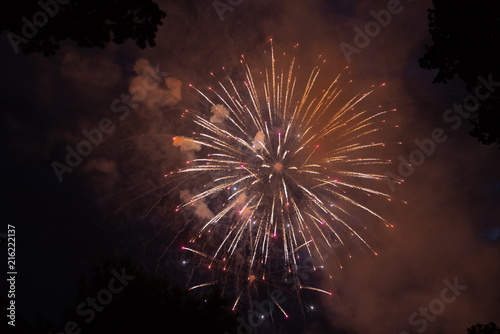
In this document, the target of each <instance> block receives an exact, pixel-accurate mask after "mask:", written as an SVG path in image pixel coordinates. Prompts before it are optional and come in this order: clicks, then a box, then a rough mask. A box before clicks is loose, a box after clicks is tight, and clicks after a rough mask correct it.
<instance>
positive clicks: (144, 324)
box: [39, 260, 238, 334]
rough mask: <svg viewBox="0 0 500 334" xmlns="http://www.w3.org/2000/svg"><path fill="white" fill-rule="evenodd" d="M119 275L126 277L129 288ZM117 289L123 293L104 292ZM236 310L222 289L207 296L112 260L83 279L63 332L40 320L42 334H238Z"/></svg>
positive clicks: (66, 318) (66, 315) (69, 307)
mask: <svg viewBox="0 0 500 334" xmlns="http://www.w3.org/2000/svg"><path fill="white" fill-rule="evenodd" d="M118 276H125V277H126V279H125V280H122V281H126V285H123V284H121V283H120V280H119V279H118V280H117V279H116V277H118ZM111 280H114V281H113V282H112V283H110V281H111ZM122 287H123V289H121V288H122ZM114 289H116V290H120V291H114V292H113V291H111V293H108V292H102V290H108V291H110V290H114ZM110 295H111V298H108V297H109V296H110ZM103 301H104V303H103ZM230 309H231V307H230V306H229V304H228V301H227V300H226V299H225V298H223V297H221V293H220V291H218V290H216V289H214V290H212V292H210V293H208V294H203V295H201V294H199V293H196V292H194V291H187V290H186V289H184V288H182V287H180V286H178V285H176V284H175V283H173V282H170V281H166V280H163V279H161V278H159V277H155V276H152V275H149V274H147V273H146V272H145V271H144V270H142V269H140V268H139V267H138V266H136V265H133V264H132V263H131V262H130V261H128V260H120V261H107V262H104V263H103V264H101V265H99V266H98V267H96V269H95V270H94V271H93V272H92V273H91V275H90V276H89V277H85V276H83V277H82V279H81V282H80V285H79V289H78V294H77V297H76V299H75V303H74V304H73V305H70V306H68V307H67V309H66V311H65V314H64V324H65V325H63V328H61V327H57V326H54V325H53V324H51V323H44V322H43V321H40V325H39V332H40V333H53V334H55V333H60V332H65V331H66V332H74V333H76V332H78V329H81V332H82V333H89V334H90V333H98V334H100V333H122V334H129V333H130V334H132V333H138V334H139V333H152V334H153V333H225V332H229V333H234V332H236V331H235V329H236V327H237V324H238V323H237V321H236V316H237V314H235V312H232V311H231V310H230ZM71 323H72V324H71ZM68 324H69V325H68ZM66 326H68V327H66ZM68 328H69V331H68Z"/></svg>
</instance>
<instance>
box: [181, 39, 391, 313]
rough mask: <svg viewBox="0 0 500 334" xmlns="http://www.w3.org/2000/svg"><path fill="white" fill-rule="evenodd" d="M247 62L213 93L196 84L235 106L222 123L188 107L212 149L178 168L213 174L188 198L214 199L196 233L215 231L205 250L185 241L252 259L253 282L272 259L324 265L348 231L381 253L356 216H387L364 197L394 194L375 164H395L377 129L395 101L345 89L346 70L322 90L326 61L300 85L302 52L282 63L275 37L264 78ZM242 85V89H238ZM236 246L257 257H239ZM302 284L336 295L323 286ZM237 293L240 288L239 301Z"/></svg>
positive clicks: (211, 253) (212, 100) (231, 262)
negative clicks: (378, 101)
mask: <svg viewBox="0 0 500 334" xmlns="http://www.w3.org/2000/svg"><path fill="white" fill-rule="evenodd" d="M283 59H285V58H283ZM323 63H324V61H323V60H322V59H321V64H323ZM241 64H242V66H243V71H244V75H245V78H244V82H243V83H237V82H234V81H233V80H232V79H231V77H229V75H228V74H227V72H226V71H225V70H224V72H225V73H226V77H225V79H224V80H222V81H219V79H217V80H218V87H219V88H215V86H214V88H213V89H212V88H209V93H204V92H202V91H201V90H199V89H198V88H196V87H194V86H192V85H190V87H192V88H193V89H195V90H196V91H197V92H198V93H199V94H200V95H201V96H202V97H203V98H204V99H205V100H206V101H207V102H208V103H209V104H210V106H211V107H216V106H221V105H222V106H223V107H224V108H225V109H227V111H228V114H227V116H226V117H225V119H224V121H223V122H211V121H210V120H209V117H208V118H207V117H206V116H204V115H202V114H199V113H197V112H194V111H192V110H189V111H186V112H185V117H187V118H189V119H191V120H192V121H193V122H194V124H196V125H197V126H198V127H200V128H201V131H196V134H195V135H193V137H192V138H189V139H187V140H189V142H190V143H192V144H193V145H199V146H201V147H202V149H203V150H204V152H203V154H202V156H203V157H202V158H195V159H191V160H190V161H189V162H188V164H189V165H188V166H186V167H184V168H181V169H180V170H178V171H177V172H176V173H175V174H183V175H186V176H187V179H191V180H193V179H200V178H204V177H206V176H209V177H210V178H211V179H212V182H209V183H207V184H206V186H205V187H204V188H203V190H202V191H200V192H199V193H196V194H194V195H193V196H192V198H191V199H190V200H188V201H186V203H184V204H183V205H182V206H180V207H182V208H186V207H190V206H192V205H193V204H195V203H196V204H197V203H206V202H210V201H212V199H213V201H212V202H210V203H211V208H212V207H213V208H214V210H215V211H214V215H213V217H210V218H209V219H206V221H204V222H203V223H202V224H201V226H200V227H199V229H198V233H197V235H198V236H199V238H202V236H207V233H208V232H209V231H211V230H213V232H214V233H211V236H210V238H208V237H207V238H206V239H208V240H209V241H206V242H207V244H208V247H207V245H205V246H204V247H203V252H201V251H196V250H194V249H187V248H186V250H188V251H191V252H194V253H197V254H199V255H201V256H203V257H205V258H208V259H211V261H216V262H217V261H219V262H222V260H221V259H224V260H223V261H224V263H225V265H224V268H227V267H229V268H230V267H231V266H237V265H241V263H243V262H244V263H246V265H247V266H248V269H249V271H250V270H251V271H253V272H255V275H254V274H251V275H249V276H248V281H249V282H250V283H253V282H254V281H256V277H263V278H264V277H266V276H267V277H266V278H269V276H270V275H271V274H270V270H269V268H270V265H271V264H270V263H271V262H273V261H274V262H278V261H279V262H282V263H283V269H284V270H288V271H291V272H292V273H293V275H297V274H298V267H299V265H298V264H299V258H300V254H299V250H300V252H302V253H303V254H302V255H303V256H304V255H305V254H307V256H309V257H311V258H314V259H320V260H321V261H322V262H323V263H321V265H323V264H324V261H323V258H324V255H325V254H323V252H324V247H323V246H324V245H325V244H326V245H328V246H329V247H330V248H331V250H333V249H334V247H335V246H334V244H333V243H331V240H338V242H339V243H340V244H341V245H345V243H344V242H343V241H342V240H343V239H344V238H352V239H353V240H358V241H360V242H361V243H362V244H363V245H364V246H365V247H367V248H368V249H370V250H371V251H372V252H373V253H374V254H375V255H377V252H376V251H374V250H373V249H372V248H371V246H370V245H369V244H368V242H366V241H365V239H364V238H363V236H362V235H361V234H360V233H359V230H362V228H360V227H359V225H357V224H354V223H352V221H353V220H355V219H353V217H355V216H356V213H357V212H363V213H367V214H368V215H370V216H371V217H373V218H374V219H375V220H379V221H381V222H382V223H384V224H387V222H386V221H385V219H384V218H382V217H381V216H380V215H379V214H378V213H376V212H375V211H374V210H373V209H371V208H369V207H368V206H366V205H365V204H364V203H362V202H360V201H359V198H364V197H365V196H364V195H375V196H379V197H382V198H386V199H388V200H390V199H391V196H390V195H389V194H387V193H385V192H383V191H380V190H377V189H378V188H383V186H384V185H385V179H386V178H385V176H384V175H381V174H378V172H376V168H373V167H374V166H377V165H381V164H390V161H389V160H385V159H383V158H380V157H379V156H378V154H379V152H380V149H382V148H383V147H384V145H385V144H384V143H383V142H380V141H378V140H377V134H378V133H380V131H381V130H382V129H384V128H389V126H387V125H385V124H384V122H383V121H384V120H385V119H384V117H385V116H386V115H387V113H388V112H390V111H392V110H381V109H379V108H377V109H375V110H373V108H372V109H364V108H361V107H360V106H361V105H360V102H361V101H363V100H364V99H365V98H366V97H367V96H369V95H370V94H371V93H372V92H373V90H374V89H375V88H373V89H371V90H370V91H368V92H361V93H359V94H358V95H355V96H351V97H347V98H346V97H343V95H345V93H343V91H344V88H345V86H346V85H352V83H351V82H352V81H348V82H347V83H344V84H342V82H346V81H345V80H343V77H342V74H339V75H338V76H337V77H336V78H335V79H334V80H333V82H331V83H330V84H329V85H328V86H326V87H325V88H324V89H323V90H319V91H320V93H319V95H318V96H313V93H312V92H313V91H315V90H316V89H315V84H316V81H317V78H318V76H319V74H320V71H321V64H320V65H317V66H314V67H313V69H312V71H311V73H310V74H309V76H308V79H307V81H306V82H304V85H301V84H300V80H299V78H298V77H297V74H296V72H297V70H298V69H299V68H300V66H298V65H297V64H296V59H295V57H293V56H292V57H291V59H290V62H289V63H287V64H281V65H278V62H277V61H276V59H275V57H274V48H273V46H272V43H271V61H270V65H269V68H267V69H264V70H263V71H262V72H261V73H260V75H259V78H260V80H257V77H254V74H253V71H252V70H251V68H250V66H249V65H248V64H247V62H246V60H245V59H244V58H242V60H241ZM212 75H213V74H212ZM213 76H214V77H215V75H213ZM239 85H241V86H243V88H239V89H238V88H237V87H238V86H239ZM384 85H385V84H384ZM300 86H302V87H303V88H302V89H301V88H299V87H300ZM209 95H210V97H209ZM358 109H359V110H358ZM207 153H208V154H207ZM200 155H201V154H200ZM362 195H363V196H362ZM238 213H239V214H238ZM216 231H218V232H219V233H217V232H216ZM214 234H217V236H219V239H217V236H215V235H214ZM335 244H337V245H338V243H335ZM276 247H280V249H277V248H276ZM236 253H237V254H243V255H245V256H248V258H250V260H249V261H243V262H238V261H240V260H237V259H236V256H235V254H236ZM278 255H279V256H280V258H277V256H278ZM318 267H319V266H318ZM321 267H322V266H321ZM330 277H331V275H330ZM200 286H203V285H200ZM303 288H305V289H309V290H314V291H317V292H322V293H326V294H330V295H331V292H329V291H326V290H323V289H319V288H314V287H305V286H304V287H303ZM240 296H241V293H240ZM238 301H239V297H238V300H237V301H236V303H235V305H234V307H236V304H237V303H238ZM234 307H233V308H234ZM278 307H279V305H278ZM280 309H281V307H280ZM281 311H282V312H283V314H284V315H286V317H288V315H287V314H286V313H285V312H284V310H282V309H281Z"/></svg>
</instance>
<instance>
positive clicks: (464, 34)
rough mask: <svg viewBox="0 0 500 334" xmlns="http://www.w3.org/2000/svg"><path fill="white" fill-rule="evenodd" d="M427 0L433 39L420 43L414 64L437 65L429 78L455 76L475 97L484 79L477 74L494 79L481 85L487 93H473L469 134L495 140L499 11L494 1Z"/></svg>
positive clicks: (498, 136)
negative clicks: (430, 1) (474, 104)
mask: <svg viewBox="0 0 500 334" xmlns="http://www.w3.org/2000/svg"><path fill="white" fill-rule="evenodd" d="M433 4H434V8H433V9H429V10H428V12H429V32H430V35H431V37H432V42H433V44H432V45H430V46H429V45H426V46H425V54H424V56H423V57H422V58H420V59H419V63H420V66H421V67H422V68H424V69H430V70H434V69H437V70H438V73H437V75H436V77H435V79H434V83H446V82H448V81H449V80H452V79H453V78H454V77H455V76H457V77H458V78H460V79H461V80H463V81H464V82H465V83H466V85H467V86H466V87H467V90H468V91H469V92H470V93H471V95H474V96H476V97H479V96H477V92H476V91H475V89H476V87H478V86H479V85H484V81H482V80H481V79H480V78H481V77H482V78H483V80H487V81H488V80H492V81H494V82H495V84H494V85H492V87H490V88H493V91H491V90H488V89H487V88H482V94H485V92H488V93H489V94H490V95H489V96H488V97H487V98H483V99H480V98H478V100H479V104H478V106H477V108H476V107H475V108H476V110H475V111H474V110H473V112H474V116H475V117H473V119H472V123H473V124H474V128H473V130H472V131H471V135H473V136H474V137H476V138H477V139H478V141H479V142H481V143H483V144H486V145H488V144H492V143H497V144H499V145H500V85H499V84H500V62H499V61H498V59H499V56H500V53H499V51H498V45H499V44H500V15H499V13H498V11H497V10H496V5H495V2H489V1H473V0H433ZM499 148H500V146H499Z"/></svg>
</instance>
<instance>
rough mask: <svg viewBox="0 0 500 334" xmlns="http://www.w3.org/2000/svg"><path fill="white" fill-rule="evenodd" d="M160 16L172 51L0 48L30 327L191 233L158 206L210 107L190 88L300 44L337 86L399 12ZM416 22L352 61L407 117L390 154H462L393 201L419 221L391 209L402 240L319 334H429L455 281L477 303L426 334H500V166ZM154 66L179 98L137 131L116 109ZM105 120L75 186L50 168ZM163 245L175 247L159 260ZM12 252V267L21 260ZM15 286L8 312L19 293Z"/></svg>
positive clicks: (347, 291) (166, 268) (306, 59)
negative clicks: (192, 114) (196, 115)
mask: <svg viewBox="0 0 500 334" xmlns="http://www.w3.org/2000/svg"><path fill="white" fill-rule="evenodd" d="M159 3H160V6H161V8H162V9H163V10H164V11H166V12H167V17H166V18H165V19H164V24H163V26H161V27H160V30H159V32H158V35H157V38H156V42H157V47H155V48H146V49H145V50H139V49H138V48H137V47H136V46H135V45H134V44H133V43H131V42H127V43H125V44H124V45H121V46H116V45H109V46H107V47H106V48H105V49H90V50H89V49H81V48H77V47H75V46H74V45H72V44H71V43H66V44H63V47H62V48H61V49H60V50H59V51H58V52H57V53H56V55H55V56H52V57H49V58H46V57H43V56H41V55H29V56H25V55H21V54H14V52H13V51H12V48H11V46H10V44H9V42H8V39H7V38H6V34H5V33H4V34H2V36H1V43H0V50H1V54H2V60H3V61H2V62H1V63H0V73H2V75H1V77H0V88H1V93H0V101H1V108H2V111H1V113H0V117H1V131H0V138H1V139H0V140H1V146H0V147H1V151H2V163H1V165H0V166H1V167H0V168H1V174H2V175H3V181H2V187H1V189H2V201H1V202H2V214H1V217H2V221H3V225H2V226H3V229H2V231H1V233H5V232H4V231H5V226H6V224H13V225H15V226H16V229H17V230H16V241H17V243H16V247H17V261H18V273H19V274H18V282H17V288H18V295H17V299H16V302H17V303H18V305H19V306H18V307H19V308H18V312H19V316H21V317H23V318H25V319H26V320H27V321H28V322H29V323H31V324H35V323H36V317H37V314H38V313H40V314H41V315H42V316H44V317H47V318H49V319H51V320H52V321H53V322H55V323H56V324H57V323H59V322H60V321H62V310H63V308H64V306H65V305H67V303H68V302H69V301H70V300H71V298H73V297H74V295H75V293H76V283H77V281H78V279H79V277H80V275H81V274H82V272H84V271H85V270H88V269H89V267H90V266H91V265H92V263H94V262H96V261H99V259H100V258H101V257H102V256H103V254H104V255H106V256H109V255H112V256H125V255H129V254H133V256H134V257H135V259H137V260H139V261H141V262H143V263H144V264H145V265H147V266H152V267H154V265H155V264H156V260H157V258H158V257H160V256H161V254H162V250H163V249H162V247H163V246H164V245H166V244H168V243H170V242H171V241H172V239H173V237H174V233H175V232H174V231H175V229H178V228H182V226H184V225H183V223H179V222H176V221H174V220H173V218H174V217H173V215H172V214H171V212H172V208H173V207H174V206H175V204H176V203H173V202H169V201H168V200H163V201H161V202H159V203H158V204H157V205H156V206H155V203H156V202H157V200H158V199H159V198H160V197H161V195H162V194H163V193H162V192H161V191H159V190H157V189H156V187H157V186H158V185H159V184H161V182H162V181H161V180H162V176H163V174H164V173H166V172H168V171H170V170H172V169H175V168H178V167H179V166H180V162H181V161H183V160H185V159H186V156H185V155H184V154H183V153H181V152H180V151H179V149H178V148H177V147H174V146H173V144H172V137H173V136H174V135H176V134H179V133H181V134H182V133H186V131H189V124H187V123H186V122H185V121H184V120H182V119H181V118H180V117H179V116H180V115H181V112H182V110H183V108H185V106H187V105H193V103H195V102H193V101H196V100H197V99H198V96H197V95H196V94H195V92H193V91H192V90H190V89H189V87H188V86H187V85H188V84H189V83H193V84H195V85H196V86H197V87H206V86H208V85H209V84H211V83H212V81H211V77H210V72H211V71H214V72H215V71H217V70H218V69H220V68H221V66H225V67H226V68H228V69H236V71H239V59H240V58H239V56H240V55H241V54H245V56H246V57H247V59H252V57H257V56H258V55H260V54H261V53H262V52H263V51H265V50H267V49H268V42H267V40H268V39H269V37H273V40H274V41H275V46H276V47H277V48H278V49H281V50H285V49H287V48H290V47H291V46H292V45H293V44H295V43H299V44H300V49H299V53H298V56H299V58H300V63H301V65H302V66H304V67H306V68H309V66H312V64H313V62H314V60H315V59H316V57H317V55H318V54H322V55H323V56H324V58H326V59H327V61H328V65H327V66H326V67H325V71H324V73H323V75H324V76H326V77H328V76H334V75H336V73H338V72H339V71H340V70H341V69H343V68H344V67H345V66H346V65H347V61H346V58H345V57H344V55H343V53H342V51H341V49H340V45H341V43H342V42H345V43H349V44H353V38H354V36H355V31H354V30H353V29H354V28H355V27H357V26H358V27H363V26H364V25H365V24H366V23H367V22H369V21H371V20H373V18H372V17H371V16H370V11H371V10H375V11H379V10H381V9H385V8H387V4H388V1H385V0H384V1H380V0H377V1H347V0H342V1H335V2H334V1H327V0H323V1H321V0H315V1H307V2H303V1H299V0H292V1H288V2H287V4H286V5H284V4H282V2H279V3H278V2H277V1H274V2H273V1H265V0H258V1H250V0H243V1H242V2H241V3H240V4H239V5H237V6H235V7H234V9H233V11H228V12H225V13H224V20H223V21H221V20H220V19H219V16H218V14H217V12H216V10H215V9H214V7H213V4H212V3H211V2H210V1H206V2H200V3H199V4H198V3H196V4H191V3H194V2H192V1H187V2H182V1H160V2H159ZM400 6H401V8H402V10H401V12H400V13H399V14H395V15H393V16H392V18H391V22H390V23H389V24H388V25H387V26H386V27H384V28H382V30H381V32H380V33H379V34H378V35H377V36H375V37H373V38H372V39H371V41H370V43H369V44H368V45H367V46H366V47H365V48H363V49H361V52H360V53H359V54H353V55H352V61H351V62H350V64H349V67H350V71H351V74H350V75H351V76H352V78H353V80H354V82H355V83H357V84H359V85H360V86H361V87H363V88H366V87H369V85H370V84H376V85H379V84H381V83H383V82H385V83H386V84H387V86H386V87H384V88H383V89H382V90H381V91H380V92H378V91H377V93H376V94H375V95H374V96H373V97H372V98H373V100H374V101H376V102H374V103H377V104H383V105H385V106H387V107H389V108H396V109H397V110H398V111H397V112H396V113H393V114H392V115H391V121H392V122H394V123H396V124H398V125H399V127H398V129H397V130H395V133H393V136H394V138H397V140H398V141H399V140H401V141H402V142H403V145H398V146H391V148H390V149H389V150H390V154H391V156H392V157H393V159H394V160H397V157H398V156H399V155H401V156H403V157H406V158H408V156H409V155H410V154H411V152H412V151H414V150H415V149H416V148H417V146H416V144H415V142H414V141H415V140H416V139H418V140H423V139H424V138H429V137H430V136H431V133H432V131H433V129H435V128H442V129H443V131H444V134H445V135H446V136H447V140H446V141H444V142H443V143H441V144H437V145H436V150H435V152H434V153H433V154H432V155H431V156H429V157H427V158H426V160H425V162H424V163H423V164H422V165H421V166H419V167H416V169H415V171H414V173H413V174H412V175H411V176H409V177H408V178H407V179H406V181H405V182H404V183H403V184H402V185H400V186H398V187H397V190H396V191H395V192H394V195H395V196H396V197H397V198H399V199H402V200H405V201H407V202H408V204H406V205H405V204H403V203H401V202H400V201H393V202H392V203H391V204H390V205H384V206H383V207H381V208H380V211H381V212H382V214H383V216H384V217H386V218H387V219H388V220H389V221H390V222H391V223H393V224H394V225H395V228H394V229H390V230H385V229H384V230H381V231H378V230H377V234H376V235H374V236H372V238H371V239H370V241H372V242H374V243H375V244H376V245H377V247H378V250H379V253H380V255H379V256H378V257H376V258H374V257H372V256H369V255H368V254H365V253H362V252H361V253H360V254H358V256H355V258H354V259H352V260H349V261H346V263H344V269H343V270H342V271H339V272H338V273H336V276H335V288H336V290H337V292H338V293H337V294H336V295H334V296H333V297H330V298H319V299H318V303H319V306H318V312H322V314H323V316H324V318H325V319H327V320H326V322H327V324H324V323H323V324H321V326H324V327H320V324H319V323H313V324H312V325H311V326H305V327H304V328H303V333H316V332H321V329H320V328H338V329H346V330H351V331H352V332H353V333H364V334H378V333H400V332H401V331H408V332H412V330H413V331H414V330H416V329H418V328H420V327H419V326H412V325H411V324H409V323H408V317H409V316H410V315H411V314H412V313H413V312H417V311H418V309H419V307H423V306H428V305H429V303H430V302H431V301H432V300H434V299H436V298H440V294H441V291H442V289H443V288H444V287H445V283H443V281H444V280H448V281H450V282H453V280H454V279H455V278H457V280H458V282H459V283H460V284H462V285H466V286H467V288H466V289H465V290H464V291H463V292H462V293H461V295H460V296H458V297H457V299H456V301H454V302H453V303H450V304H446V309H445V311H444V312H443V313H442V314H440V315H438V316H437V318H436V320H434V321H432V322H429V328H427V330H426V333H465V329H466V328H467V327H470V326H471V325H474V324H476V323H478V322H481V323H486V322H489V321H495V322H497V324H498V323H500V317H499V314H500V312H499V310H500V293H499V291H500V290H499V289H498V282H499V281H500V266H499V259H500V257H499V255H500V254H499V250H500V248H499V245H500V244H499V229H500V222H499V220H498V217H499V215H500V206H499V205H498V203H499V200H500V176H499V173H498V171H500V151H499V150H498V148H496V147H488V146H483V145H481V144H479V143H478V142H477V141H476V139H475V138H473V137H471V136H470V135H469V134H468V131H469V129H470V125H469V124H468V122H467V121H464V122H463V124H462V125H461V126H460V127H458V128H457V129H456V130H453V129H452V128H451V124H450V123H446V122H445V121H443V114H444V112H445V111H446V110H447V109H448V108H451V107H452V106H453V104H454V103H461V102H462V101H463V99H464V98H465V97H466V96H467V92H466V90H465V86H464V84H463V83H461V82H459V81H452V82H450V83H448V84H447V85H437V84H432V80H433V78H434V76H435V72H433V71H427V70H423V69H421V68H420V67H419V66H418V58H419V57H420V56H422V55H423V52H424V44H425V43H429V40H430V37H429V35H428V32H427V23H428V20H427V12H426V10H427V8H429V7H430V6H431V3H430V1H410V0H404V1H402V2H401V4H400ZM139 59H143V60H142V61H138V60H139ZM144 60H147V61H148V62H149V64H150V65H151V66H152V67H155V66H157V65H158V66H159V70H160V71H161V72H166V73H168V79H167V82H166V86H162V87H161V88H160V89H158V90H155V91H152V92H150V94H148V95H147V97H146V100H145V101H143V102H142V103H141V104H140V105H139V106H138V107H137V108H136V109H134V110H131V111H130V114H128V115H127V116H126V117H124V118H123V119H120V117H119V116H120V115H121V114H120V113H114V112H113V111H112V103H113V101H114V100H115V99H120V97H121V96H122V94H127V93H128V92H129V88H130V87H133V84H134V82H135V81H134V80H139V79H140V75H139V74H137V73H138V72H139V73H140V70H141V68H144V66H145V64H147V63H146V62H145V61H144ZM166 75H167V74H166ZM134 78H135V79H134ZM138 78H139V79H138ZM103 118H109V119H111V120H112V124H113V126H114V130H113V131H111V132H110V133H109V134H105V135H104V137H103V142H102V144H100V145H99V146H98V147H94V150H93V152H92V153H91V154H90V155H89V156H88V157H85V158H84V161H83V162H82V163H81V164H80V165H79V166H77V167H76V168H75V169H74V171H73V172H72V173H70V174H68V173H66V174H64V175H63V178H64V180H63V182H61V183H60V182H59V181H58V178H57V177H56V175H55V173H54V171H53V170H52V167H51V164H52V163H53V161H59V162H64V159H65V155H66V151H65V147H66V145H70V146H71V147H75V146H76V145H77V144H78V143H79V142H80V141H81V140H82V139H84V138H85V137H84V135H83V134H82V130H84V129H87V130H90V129H93V128H96V127H98V126H99V122H100V121H101V120H102V119H103ZM396 170H397V166H393V167H391V171H393V172H395V171H396ZM385 191H390V190H387V189H386V190H385ZM141 195H143V196H141ZM169 196H173V195H168V196H165V197H164V199H168V198H171V197H169ZM138 197H140V199H138V200H134V199H137V198H138ZM374 203H375V202H374ZM151 208H153V209H152V211H151V212H150V213H149V214H148V210H149V209H151ZM162 228H163V229H164V230H162ZM160 231H164V232H165V233H161V234H160V237H156V239H154V242H152V243H148V241H149V240H151V239H152V238H153V237H154V236H155V235H156V234H157V233H158V232H160ZM161 238H165V240H162V239H161ZM1 247H2V253H5V252H6V245H5V243H3V244H2V246H1ZM172 256H173V255H172V254H171V253H167V255H166V256H165V257H164V258H162V259H161V261H160V265H161V269H160V271H162V272H164V273H166V274H167V275H168V273H169V272H171V273H172V272H177V271H178V270H181V269H179V268H178V267H179V266H180V264H179V261H178V259H177V258H173V257H172ZM181 281H182V279H181ZM182 283H184V284H185V283H186V282H182ZM0 286H1V288H2V290H1V294H2V296H5V291H6V286H5V281H4V280H3V281H2V284H0ZM290 307H293V306H292V305H290ZM280 321H281V320H280ZM330 326H331V327H330Z"/></svg>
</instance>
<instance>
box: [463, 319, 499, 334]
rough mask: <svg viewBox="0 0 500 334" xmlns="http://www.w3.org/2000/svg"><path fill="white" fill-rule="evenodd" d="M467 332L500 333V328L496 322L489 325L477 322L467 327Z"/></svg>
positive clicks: (476, 333)
mask: <svg viewBox="0 0 500 334" xmlns="http://www.w3.org/2000/svg"><path fill="white" fill-rule="evenodd" d="M467 334H500V329H499V328H498V327H497V325H496V324H495V323H494V322H490V323H489V324H487V325H483V324H477V325H474V326H472V327H471V328H467Z"/></svg>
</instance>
